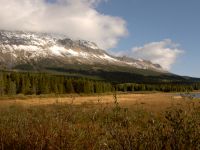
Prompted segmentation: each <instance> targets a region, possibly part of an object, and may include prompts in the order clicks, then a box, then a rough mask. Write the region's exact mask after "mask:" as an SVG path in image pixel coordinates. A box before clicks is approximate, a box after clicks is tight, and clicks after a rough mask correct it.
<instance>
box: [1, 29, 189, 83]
mask: <svg viewBox="0 0 200 150" xmlns="http://www.w3.org/2000/svg"><path fill="white" fill-rule="evenodd" d="M0 69H4V70H18V71H20V70H23V71H40V72H54V73H59V74H60V73H62V74H63V73H64V74H70V75H76V76H77V75H81V76H90V77H96V78H100V79H102V80H108V81H113V82H163V81H165V82H169V81H190V79H191V78H187V77H181V76H177V75H173V74H170V73H168V72H166V71H164V70H163V69H162V68H161V66H160V65H158V64H153V63H151V62H150V61H146V60H136V59H132V58H128V57H115V56H112V55H110V54H108V53H107V52H106V51H104V50H101V49H100V48H98V46H97V45H96V44H95V43H93V42H90V41H84V40H77V41H73V40H71V39H69V38H66V37H65V36H62V35H51V34H43V33H32V32H22V31H3V30H1V31H0Z"/></svg>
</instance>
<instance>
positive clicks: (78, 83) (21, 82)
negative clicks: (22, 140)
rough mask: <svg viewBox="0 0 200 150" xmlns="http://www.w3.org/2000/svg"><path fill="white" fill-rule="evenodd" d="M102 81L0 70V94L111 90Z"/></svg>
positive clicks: (108, 85) (87, 92)
mask: <svg viewBox="0 0 200 150" xmlns="http://www.w3.org/2000/svg"><path fill="white" fill-rule="evenodd" d="M111 91H112V85H111V84H110V83H106V82H103V81H95V80H90V79H85V78H72V77H67V76H62V75H51V74H45V73H21V72H0V96H3V95H16V94H24V95H40V94H52V93H54V94H67V93H86V94H89V93H104V92H111Z"/></svg>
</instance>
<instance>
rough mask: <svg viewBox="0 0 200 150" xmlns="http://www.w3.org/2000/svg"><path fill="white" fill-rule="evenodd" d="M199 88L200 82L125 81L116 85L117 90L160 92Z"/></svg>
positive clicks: (188, 90) (185, 90) (186, 90)
mask: <svg viewBox="0 0 200 150" xmlns="http://www.w3.org/2000/svg"><path fill="white" fill-rule="evenodd" d="M199 89H200V83H155V84H136V83H125V84H118V85H117V86H116V90H117V91H123V92H132V91H161V92H191V91H194V90H199Z"/></svg>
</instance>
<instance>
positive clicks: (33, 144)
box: [0, 94, 200, 150]
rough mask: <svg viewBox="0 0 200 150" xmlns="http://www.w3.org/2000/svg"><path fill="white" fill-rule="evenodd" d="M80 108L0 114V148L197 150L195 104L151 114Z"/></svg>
mask: <svg viewBox="0 0 200 150" xmlns="http://www.w3.org/2000/svg"><path fill="white" fill-rule="evenodd" d="M113 98H114V102H113V103H112V104H103V103H101V102H99V103H98V104H87V103H85V104H82V105H73V104H71V105H61V104H59V103H57V104H54V105H49V106H34V107H22V106H17V105H14V106H12V107H9V108H4V109H1V111H0V149H2V150H3V149H16V150H17V149H19V150H21V149H59V150H60V149H101V150H103V149H105V150H106V149H116V150H117V149H119V150H121V149H123V150H130V149H174V150H177V149H200V103H199V102H198V101H196V102H195V101H193V100H190V101H189V100H182V102H181V103H179V104H178V105H172V106H171V107H170V108H167V109H165V110H159V111H157V112H155V111H152V110H151V109H144V107H142V106H140V105H138V104H137V105H133V106H131V107H128V108H127V107H126V106H124V105H120V104H119V103H118V100H117V96H116V95H115V94H114V96H113Z"/></svg>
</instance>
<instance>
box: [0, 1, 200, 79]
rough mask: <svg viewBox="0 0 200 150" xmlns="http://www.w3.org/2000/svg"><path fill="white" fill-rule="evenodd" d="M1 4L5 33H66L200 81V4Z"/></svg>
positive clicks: (104, 2)
mask: <svg viewBox="0 0 200 150" xmlns="http://www.w3.org/2000/svg"><path fill="white" fill-rule="evenodd" d="M0 1H1V6H0V20H1V22H0V29H5V30H23V31H26V30H27V31H34V32H47V33H60V34H64V35H66V36H68V37H69V38H72V39H81V40H89V41H93V42H95V43H97V44H98V46H99V47H100V48H102V49H104V50H107V51H108V52H111V53H113V54H116V55H127V56H129V57H133V58H142V59H147V60H150V61H152V62H153V63H158V64H160V65H161V66H162V67H163V68H164V69H166V70H169V71H170V72H173V73H176V74H179V75H188V76H194V77H200V69H199V64H200V59H199V56H200V17H199V15H200V0H9V1H8V0H0Z"/></svg>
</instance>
